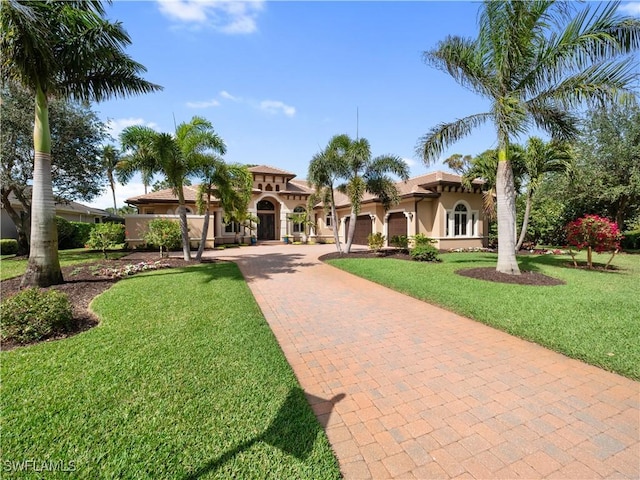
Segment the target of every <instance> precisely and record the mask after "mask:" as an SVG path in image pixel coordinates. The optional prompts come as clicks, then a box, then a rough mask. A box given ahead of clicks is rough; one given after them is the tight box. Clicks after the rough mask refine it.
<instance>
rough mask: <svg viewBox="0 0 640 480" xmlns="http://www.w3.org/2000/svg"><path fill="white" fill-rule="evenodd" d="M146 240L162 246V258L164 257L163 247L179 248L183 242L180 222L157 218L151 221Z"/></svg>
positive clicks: (145, 236)
mask: <svg viewBox="0 0 640 480" xmlns="http://www.w3.org/2000/svg"><path fill="white" fill-rule="evenodd" d="M144 241H145V242H147V243H149V244H151V245H155V246H156V247H160V258H162V257H163V255H164V253H163V249H166V250H167V251H169V250H170V249H172V248H177V247H179V246H180V244H181V243H182V232H181V231H180V223H178V222H176V221H175V220H168V219H165V218H156V219H154V220H151V221H150V222H149V230H148V231H147V232H146V233H145V235H144Z"/></svg>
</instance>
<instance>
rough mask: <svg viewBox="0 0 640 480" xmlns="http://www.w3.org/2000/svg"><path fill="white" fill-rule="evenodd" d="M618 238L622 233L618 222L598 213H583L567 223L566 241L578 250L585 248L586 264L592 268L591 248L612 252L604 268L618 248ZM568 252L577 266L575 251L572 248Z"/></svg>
mask: <svg viewBox="0 0 640 480" xmlns="http://www.w3.org/2000/svg"><path fill="white" fill-rule="evenodd" d="M620 240H622V235H621V234H620V230H619V229H618V224H617V223H616V222H612V221H610V220H608V219H606V218H603V217H599V216H598V215H585V216H584V217H582V218H579V219H577V220H574V221H573V222H571V223H569V224H568V225H567V243H568V244H569V245H570V246H571V247H575V248H576V249H577V250H578V251H580V250H583V249H585V248H586V249H587V266H588V268H590V269H591V268H593V262H592V253H593V250H595V251H596V252H597V253H602V252H613V254H612V255H611V258H610V259H609V261H608V262H607V264H606V265H605V267H604V268H605V269H606V268H607V267H608V266H609V264H610V263H611V260H613V257H614V256H615V255H616V253H618V250H620ZM569 253H570V254H571V258H572V259H573V265H574V266H576V267H577V266H578V264H577V263H576V258H575V253H574V252H573V251H572V250H569Z"/></svg>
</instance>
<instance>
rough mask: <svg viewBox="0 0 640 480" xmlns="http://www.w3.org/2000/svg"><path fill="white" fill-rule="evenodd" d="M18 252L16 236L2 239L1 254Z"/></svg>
mask: <svg viewBox="0 0 640 480" xmlns="http://www.w3.org/2000/svg"><path fill="white" fill-rule="evenodd" d="M16 253H18V241H17V240H16V239H15V238H3V239H2V240H0V255H15V254H16Z"/></svg>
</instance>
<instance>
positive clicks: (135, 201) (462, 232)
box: [125, 165, 487, 249]
mask: <svg viewBox="0 0 640 480" xmlns="http://www.w3.org/2000/svg"><path fill="white" fill-rule="evenodd" d="M249 170H250V171H251V173H252V175H253V192H252V198H251V201H250V203H249V207H248V210H249V212H250V213H251V214H252V215H253V216H255V217H256V218H258V220H259V222H258V223H257V225H256V224H255V223H250V224H248V225H237V224H233V223H229V224H225V223H224V222H223V217H224V212H223V211H222V208H221V207H220V204H219V202H218V201H217V200H214V201H213V202H212V212H211V213H212V220H211V223H210V225H209V231H208V232H207V237H206V238H207V242H206V246H207V247H209V248H210V247H213V246H214V245H217V244H224V243H234V242H237V241H240V242H245V243H248V241H249V240H248V239H249V237H250V236H251V235H255V236H256V238H257V240H258V241H260V240H282V239H284V238H285V236H289V235H290V236H292V237H293V238H294V240H297V239H299V238H300V237H302V235H303V234H305V233H310V234H311V235H310V238H311V239H314V240H315V241H322V242H333V238H334V233H333V229H334V228H337V229H338V233H339V235H340V238H341V240H345V238H346V234H347V232H348V227H349V221H350V218H349V217H350V213H351V205H350V203H349V201H348V198H347V197H346V196H345V195H343V194H341V193H339V192H336V194H335V199H336V210H337V213H338V222H337V225H332V224H331V218H330V216H328V215H326V214H325V211H324V209H323V207H322V205H315V206H314V207H313V208H312V211H311V212H309V218H310V219H311V221H312V223H313V225H314V227H315V228H314V227H312V228H311V229H308V228H306V227H305V225H304V224H303V223H298V222H297V221H296V220H297V219H296V217H295V216H294V215H293V214H295V213H304V212H306V210H307V208H308V207H307V204H308V200H309V196H310V195H312V194H313V193H314V190H313V189H312V188H311V187H310V186H309V184H308V183H307V182H306V181H304V180H297V179H296V178H295V177H296V175H295V174H293V173H291V172H287V171H285V170H281V169H278V168H274V167H271V166H266V165H260V166H256V167H251V168H249ZM397 187H398V190H399V192H400V203H399V204H397V205H395V206H393V207H392V208H390V209H389V210H388V211H385V210H384V208H383V207H382V204H381V202H380V201H379V200H378V199H377V198H375V197H374V196H372V195H367V196H365V198H364V199H363V202H362V207H361V211H360V213H359V215H358V218H357V223H356V234H355V237H354V243H355V244H361V245H366V244H367V236H368V235H369V234H370V233H376V232H380V233H382V234H383V235H384V236H385V237H386V239H387V241H389V240H390V239H391V238H392V237H393V236H396V235H406V236H412V235H415V234H417V233H422V234H424V235H427V236H428V237H431V238H433V239H435V240H436V247H438V248H440V249H453V248H473V247H482V246H483V245H484V244H486V234H487V222H486V220H485V218H484V215H483V212H482V184H481V182H474V183H473V184H472V188H471V189H467V188H465V187H463V185H462V182H461V177H459V176H458V175H453V174H450V173H445V172H434V173H429V174H426V175H422V176H419V177H414V178H411V179H409V180H408V181H407V182H398V183H397ZM196 191H197V187H195V186H186V187H184V193H185V202H186V208H187V214H188V222H189V232H190V234H189V236H190V238H191V240H192V242H198V241H199V240H200V235H201V232H202V225H203V220H204V217H202V216H198V215H195V214H196ZM126 203H128V204H129V205H132V206H135V207H136V208H137V209H138V214H137V215H127V216H126V217H125V223H126V226H127V241H128V242H129V244H130V245H131V246H135V245H137V244H140V243H143V240H142V238H143V235H144V231H145V229H146V224H147V223H148V222H149V221H150V220H151V219H152V218H156V217H160V216H161V217H165V218H175V219H178V212H177V207H178V204H177V198H176V196H175V195H174V194H173V192H172V191H171V189H167V190H160V191H157V192H152V193H149V194H146V195H140V196H138V197H132V198H129V199H127V200H126Z"/></svg>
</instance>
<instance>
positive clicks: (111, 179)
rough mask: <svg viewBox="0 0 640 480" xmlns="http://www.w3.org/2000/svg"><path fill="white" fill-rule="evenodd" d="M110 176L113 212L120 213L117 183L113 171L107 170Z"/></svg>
mask: <svg viewBox="0 0 640 480" xmlns="http://www.w3.org/2000/svg"><path fill="white" fill-rule="evenodd" d="M107 175H108V177H109V185H110V186H111V194H112V195H113V214H114V215H118V205H117V203H116V185H115V181H114V180H113V172H107Z"/></svg>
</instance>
